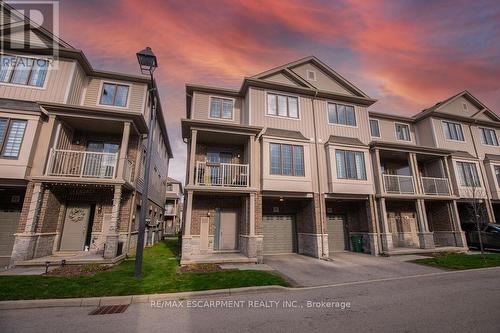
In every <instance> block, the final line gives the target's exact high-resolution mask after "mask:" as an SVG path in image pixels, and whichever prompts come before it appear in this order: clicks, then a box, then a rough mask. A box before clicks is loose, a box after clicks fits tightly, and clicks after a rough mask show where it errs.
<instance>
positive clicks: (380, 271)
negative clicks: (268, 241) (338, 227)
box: [264, 252, 442, 286]
mask: <svg viewBox="0 0 500 333" xmlns="http://www.w3.org/2000/svg"><path fill="white" fill-rule="evenodd" d="M332 259H333V260H332V261H325V260H320V259H316V258H311V257H307V256H303V255H300V254H286V255H272V256H266V257H264V263H265V264H267V265H269V266H271V267H272V268H273V269H275V270H276V271H278V272H279V273H281V274H282V275H284V276H285V277H286V278H288V280H289V281H290V282H291V283H292V284H294V285H295V286H321V285H328V284H337V283H345V282H357V281H368V280H374V279H383V278H394V277H403V276H410V275H419V274H428V273H433V272H441V271H442V270H440V269H438V268H433V267H427V266H423V265H418V264H414V263H410V262H405V261H403V260H404V259H403V258H402V257H389V258H387V257H374V256H370V255H367V254H361V253H353V252H340V253H336V254H335V255H334V256H333V258H332Z"/></svg>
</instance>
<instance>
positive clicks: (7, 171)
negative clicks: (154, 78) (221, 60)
mask: <svg viewBox="0 0 500 333" xmlns="http://www.w3.org/2000/svg"><path fill="white" fill-rule="evenodd" d="M2 22H4V23H5V22H8V23H9V25H10V28H9V30H8V31H6V30H2V32H3V34H2V46H3V48H2V52H1V54H0V60H1V68H0V265H1V266H6V265H9V263H10V264H16V263H21V262H25V261H29V260H32V259H34V258H42V257H46V256H50V255H53V254H57V255H59V256H60V255H62V254H68V255H71V254H73V255H74V254H80V256H77V257H78V258H79V259H80V260H85V257H86V256H87V255H88V257H89V258H90V257H92V258H93V259H94V260H95V259H96V258H102V260H103V261H106V260H107V261H110V260H111V261H115V260H117V258H118V259H119V258H122V257H123V256H124V255H125V254H126V253H129V252H133V251H134V250H135V244H136V238H137V230H138V220H139V210H140V209H141V200H140V199H141V193H142V189H143V182H144V180H143V175H144V162H145V159H144V156H145V154H144V153H145V152H146V143H145V141H146V139H145V138H146V136H147V135H148V133H153V134H152V135H154V144H153V149H152V166H151V168H152V169H151V180H150V184H151V186H150V191H149V196H148V197H149V207H148V210H149V227H148V233H147V237H148V238H147V239H148V242H150V243H151V242H154V241H155V240H157V239H159V238H161V237H162V235H161V232H162V226H163V224H164V216H163V214H164V203H165V189H166V179H167V171H168V162H169V159H170V158H171V157H172V151H171V147H170V143H169V139H168V134H167V130H166V124H165V120H164V118H163V112H162V108H161V105H160V103H159V96H158V93H157V92H156V98H155V99H156V101H150V100H149V97H148V96H149V93H148V89H149V88H150V80H149V78H148V77H143V76H134V75H128V74H122V73H112V72H105V71H98V70H95V69H93V68H92V66H91V65H90V63H89V62H88V60H87V58H86V57H85V55H84V53H83V52H82V51H81V50H78V49H75V48H73V47H72V46H71V45H69V44H67V43H65V42H64V41H62V40H60V39H58V38H57V37H56V36H54V35H52V34H51V33H50V32H49V31H47V30H45V29H43V28H41V27H37V26H30V29H29V30H28V29H27V27H26V25H27V24H29V22H27V21H25V18H24V17H23V16H21V15H19V13H17V12H15V11H13V10H11V8H9V7H8V6H7V5H5V4H3V3H2ZM27 34H29V35H28V37H27ZM26 40H29V43H30V44H29V48H28V47H27V45H25V43H26ZM54 43H57V44H56V47H57V50H56V51H57V52H58V55H59V56H58V57H57V58H54V57H53V56H52V53H53V52H54V51H55V50H54V47H53V46H54ZM35 44H36V45H38V46H39V47H38V48H33V45H35ZM7 45H8V47H9V48H7V47H6V46H7ZM150 103H156V105H157V107H156V113H157V119H158V121H157V124H156V128H154V129H150V128H148V127H149V121H148V119H149V113H150V111H149V110H150Z"/></svg>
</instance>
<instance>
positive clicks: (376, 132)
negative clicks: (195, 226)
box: [370, 119, 380, 138]
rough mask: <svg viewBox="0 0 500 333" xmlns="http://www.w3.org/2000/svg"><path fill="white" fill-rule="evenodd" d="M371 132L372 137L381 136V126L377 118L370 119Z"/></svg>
mask: <svg viewBox="0 0 500 333" xmlns="http://www.w3.org/2000/svg"><path fill="white" fill-rule="evenodd" d="M370 134H371V136H372V137H375V138H380V128H379V125H378V120H376V119H370Z"/></svg>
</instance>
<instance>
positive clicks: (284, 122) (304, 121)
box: [249, 88, 314, 139]
mask: <svg viewBox="0 0 500 333" xmlns="http://www.w3.org/2000/svg"><path fill="white" fill-rule="evenodd" d="M249 91H250V104H251V107H252V110H251V112H252V115H251V119H252V121H251V125H254V126H262V127H272V128H280V129H286V130H293V131H300V132H301V133H302V135H304V136H305V137H306V138H308V139H309V138H313V137H314V124H313V117H312V104H311V99H310V98H305V97H301V96H300V97H299V119H292V118H286V117H277V116H268V115H266V91H265V90H263V89H257V88H250V90H249ZM272 92H275V91H272ZM282 94H285V95H286V93H282ZM288 95H290V96H297V95H294V94H288Z"/></svg>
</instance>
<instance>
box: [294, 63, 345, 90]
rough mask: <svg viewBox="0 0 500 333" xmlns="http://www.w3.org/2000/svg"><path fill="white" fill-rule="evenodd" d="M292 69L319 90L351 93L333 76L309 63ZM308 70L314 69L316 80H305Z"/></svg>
mask: <svg viewBox="0 0 500 333" xmlns="http://www.w3.org/2000/svg"><path fill="white" fill-rule="evenodd" d="M292 70H293V72H295V73H296V74H297V75H299V76H300V77H301V78H303V79H304V80H306V81H307V82H309V83H310V84H312V85H313V86H314V87H316V88H317V89H319V90H325V91H331V92H335V93H341V94H346V95H352V93H351V92H350V91H348V90H347V89H345V88H344V87H342V86H341V85H340V84H339V83H338V82H337V81H335V80H334V79H333V78H331V77H330V76H328V75H326V74H325V73H323V71H321V70H320V69H319V68H317V67H316V66H314V65H312V64H310V63H307V64H304V65H300V66H297V67H294V68H293V69H292ZM308 70H310V71H314V72H315V73H316V81H309V80H307V76H306V75H307V71H308Z"/></svg>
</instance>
